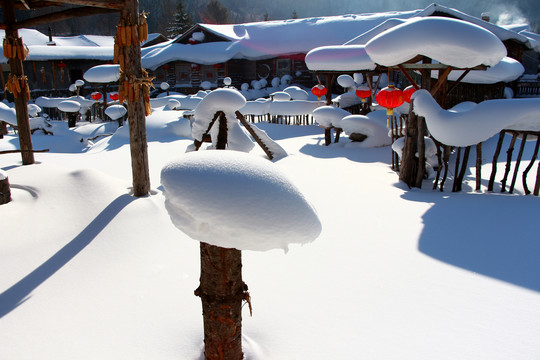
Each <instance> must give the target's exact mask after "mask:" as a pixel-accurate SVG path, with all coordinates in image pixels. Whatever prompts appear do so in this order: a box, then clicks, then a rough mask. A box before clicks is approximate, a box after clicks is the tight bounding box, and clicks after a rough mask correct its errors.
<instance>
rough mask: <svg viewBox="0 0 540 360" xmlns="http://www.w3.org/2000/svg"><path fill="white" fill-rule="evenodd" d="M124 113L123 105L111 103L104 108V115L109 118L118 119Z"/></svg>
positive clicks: (125, 110) (125, 111)
mask: <svg viewBox="0 0 540 360" xmlns="http://www.w3.org/2000/svg"><path fill="white" fill-rule="evenodd" d="M126 113H127V109H126V108H125V107H124V106H123V105H111V106H109V107H108V108H106V109H105V115H107V116H108V117H110V118H111V120H118V119H120V118H121V117H122V116H124V115H126Z"/></svg>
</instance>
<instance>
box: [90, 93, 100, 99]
mask: <svg viewBox="0 0 540 360" xmlns="http://www.w3.org/2000/svg"><path fill="white" fill-rule="evenodd" d="M90 96H91V97H92V99H94V100H95V101H98V100H99V99H101V93H100V92H97V91H96V92H93V93H92V94H91V95H90Z"/></svg>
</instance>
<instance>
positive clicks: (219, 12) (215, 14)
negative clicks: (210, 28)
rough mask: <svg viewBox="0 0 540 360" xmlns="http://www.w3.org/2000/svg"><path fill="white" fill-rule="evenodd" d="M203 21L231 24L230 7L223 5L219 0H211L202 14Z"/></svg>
mask: <svg viewBox="0 0 540 360" xmlns="http://www.w3.org/2000/svg"><path fill="white" fill-rule="evenodd" d="M201 18H202V20H203V22H205V23H208V24H230V23H231V19H230V16H229V9H227V8H226V7H225V6H223V5H222V4H221V3H220V2H219V1H218V0H211V1H210V2H209V3H208V5H206V8H205V9H204V12H203V14H201Z"/></svg>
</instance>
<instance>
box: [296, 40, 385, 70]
mask: <svg viewBox="0 0 540 360" xmlns="http://www.w3.org/2000/svg"><path fill="white" fill-rule="evenodd" d="M306 65H307V67H308V69H310V70H312V71H315V70H336V71H359V70H375V67H376V65H375V63H374V62H373V60H371V58H370V57H369V55H368V54H367V53H366V48H365V47H364V46H363V45H347V46H343V45H339V46H321V47H318V48H315V49H313V50H311V51H310V52H309V53H308V54H307V55H306Z"/></svg>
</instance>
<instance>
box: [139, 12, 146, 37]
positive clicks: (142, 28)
mask: <svg viewBox="0 0 540 360" xmlns="http://www.w3.org/2000/svg"><path fill="white" fill-rule="evenodd" d="M138 33H139V42H141V43H142V42H144V41H146V40H148V23H147V22H146V13H145V12H144V11H143V12H142V13H141V14H140V15H139V26H138Z"/></svg>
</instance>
